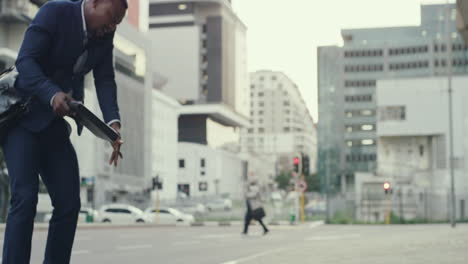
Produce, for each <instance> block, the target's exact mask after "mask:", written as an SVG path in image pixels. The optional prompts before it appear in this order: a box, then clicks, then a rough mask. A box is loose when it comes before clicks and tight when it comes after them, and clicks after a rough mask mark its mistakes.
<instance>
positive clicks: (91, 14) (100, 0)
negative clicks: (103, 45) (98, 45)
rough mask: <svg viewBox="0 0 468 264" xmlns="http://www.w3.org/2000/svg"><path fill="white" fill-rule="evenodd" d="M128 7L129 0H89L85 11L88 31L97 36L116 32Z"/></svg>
mask: <svg viewBox="0 0 468 264" xmlns="http://www.w3.org/2000/svg"><path fill="white" fill-rule="evenodd" d="M84 1H85V0H84ZM127 8H128V4H127V0H87V2H86V4H85V10H84V13H85V17H86V25H87V27H88V31H89V32H90V34H91V35H92V36H96V37H103V36H104V35H105V34H108V33H111V32H114V31H115V29H116V28H117V25H118V24H120V22H122V19H123V18H124V16H125V11H126V10H127Z"/></svg>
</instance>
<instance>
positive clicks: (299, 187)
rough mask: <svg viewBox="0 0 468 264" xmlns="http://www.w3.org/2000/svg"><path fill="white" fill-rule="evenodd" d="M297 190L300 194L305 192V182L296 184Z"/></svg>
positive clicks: (301, 181)
mask: <svg viewBox="0 0 468 264" xmlns="http://www.w3.org/2000/svg"><path fill="white" fill-rule="evenodd" d="M297 189H298V190H299V191H300V192H305V191H306V190H307V182H306V181H304V180H300V181H299V183H298V184H297Z"/></svg>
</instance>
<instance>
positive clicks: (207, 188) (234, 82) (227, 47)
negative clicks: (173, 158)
mask: <svg viewBox="0 0 468 264" xmlns="http://www.w3.org/2000/svg"><path fill="white" fill-rule="evenodd" d="M149 2H150V3H149V9H148V12H149V14H148V17H149V21H148V36H149V37H150V39H151V40H152V41H153V43H154V48H153V60H152V66H153V68H154V69H155V70H156V71H157V72H159V73H160V74H161V75H163V76H164V77H165V78H166V80H167V84H166V85H164V86H163V87H161V92H163V93H165V94H167V95H169V96H170V97H172V98H174V99H176V100H177V101H178V102H180V103H181V105H182V107H181V108H180V111H179V119H178V141H179V146H178V150H177V152H178V156H179V160H183V161H184V162H185V163H186V164H187V166H190V169H184V168H183V167H180V166H179V168H178V170H179V173H178V178H177V184H178V190H179V191H181V192H186V193H187V194H188V195H189V196H191V197H200V196H207V195H208V196H209V195H221V194H230V195H231V196H232V197H235V198H239V197H240V191H239V189H238V188H239V184H240V182H241V181H242V180H243V179H244V176H243V175H244V174H243V173H244V172H243V170H244V166H245V165H244V162H243V161H242V160H241V159H240V158H239V157H238V154H237V153H235V152H227V151H223V150H221V149H220V148H223V147H226V146H228V145H229V146H232V145H238V144H239V128H241V127H245V126H247V125H248V114H249V106H250V105H249V100H250V98H249V90H248V89H249V78H248V72H247V62H246V56H247V52H246V27H245V25H244V24H243V23H242V21H241V20H240V19H239V18H238V17H237V15H236V14H235V13H234V12H233V10H232V7H231V4H230V1H225V0H215V1H209V0H195V1H186V0H180V1H175V0H150V1H149ZM202 154H203V156H200V155H202ZM201 159H203V160H205V161H204V162H207V164H208V165H207V166H208V167H207V168H211V169H210V170H205V171H203V172H202V171H200V170H199V169H200V167H199V166H198V165H200V162H201V161H200V160H201ZM236 166H237V167H236ZM202 173H205V174H206V176H205V175H202Z"/></svg>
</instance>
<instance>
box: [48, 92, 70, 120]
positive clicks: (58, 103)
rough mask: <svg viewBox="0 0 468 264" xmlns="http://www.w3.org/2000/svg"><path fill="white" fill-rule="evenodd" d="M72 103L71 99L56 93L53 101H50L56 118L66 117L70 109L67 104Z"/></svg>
mask: <svg viewBox="0 0 468 264" xmlns="http://www.w3.org/2000/svg"><path fill="white" fill-rule="evenodd" d="M71 101H73V98H72V97H71V96H70V95H68V94H66V93H64V92H58V93H56V94H55V95H54V99H53V101H52V108H53V109H54V113H55V114H57V115H58V116H66V115H69V114H70V107H69V106H68V103H69V102H71Z"/></svg>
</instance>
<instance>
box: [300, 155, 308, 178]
mask: <svg viewBox="0 0 468 264" xmlns="http://www.w3.org/2000/svg"><path fill="white" fill-rule="evenodd" d="M309 172H310V160H309V156H307V155H302V173H303V174H304V175H309Z"/></svg>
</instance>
